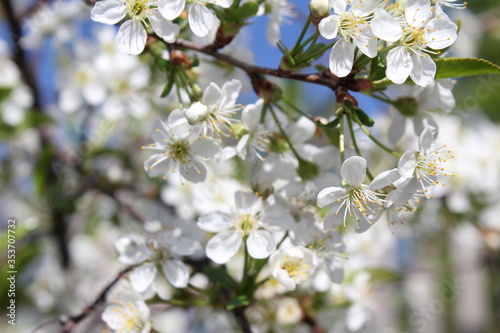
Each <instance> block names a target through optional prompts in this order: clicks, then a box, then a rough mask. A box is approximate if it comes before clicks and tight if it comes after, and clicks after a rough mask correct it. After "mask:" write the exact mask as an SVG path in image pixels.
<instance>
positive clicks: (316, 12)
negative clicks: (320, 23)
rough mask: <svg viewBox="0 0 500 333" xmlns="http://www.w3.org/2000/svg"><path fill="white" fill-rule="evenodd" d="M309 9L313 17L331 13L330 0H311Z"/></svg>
mask: <svg viewBox="0 0 500 333" xmlns="http://www.w3.org/2000/svg"><path fill="white" fill-rule="evenodd" d="M309 10H310V11H311V15H312V16H313V17H317V18H320V17H321V18H322V17H325V16H327V15H328V14H330V1H329V0H311V1H310V2H309Z"/></svg>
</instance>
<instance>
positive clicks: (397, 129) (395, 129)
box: [388, 106, 406, 143]
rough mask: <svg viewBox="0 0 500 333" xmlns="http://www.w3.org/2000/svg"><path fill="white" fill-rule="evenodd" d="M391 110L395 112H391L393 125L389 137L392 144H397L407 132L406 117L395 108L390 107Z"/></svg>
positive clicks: (390, 127) (390, 126)
mask: <svg viewBox="0 0 500 333" xmlns="http://www.w3.org/2000/svg"><path fill="white" fill-rule="evenodd" d="M389 108H390V110H391V111H393V112H391V124H390V125H389V130H388V132H389V134H388V137H389V141H390V142H391V143H396V142H398V141H399V139H401V137H402V136H403V135H404V134H405V132H406V117H405V116H403V115H402V114H401V113H400V112H399V111H397V110H395V109H394V107H392V106H390V107H389Z"/></svg>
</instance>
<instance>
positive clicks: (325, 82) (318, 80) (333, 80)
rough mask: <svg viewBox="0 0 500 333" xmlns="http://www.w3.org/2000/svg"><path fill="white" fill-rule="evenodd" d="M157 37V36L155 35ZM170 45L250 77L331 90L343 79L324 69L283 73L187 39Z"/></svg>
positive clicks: (178, 40)
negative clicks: (210, 57)
mask: <svg viewBox="0 0 500 333" xmlns="http://www.w3.org/2000/svg"><path fill="white" fill-rule="evenodd" d="M157 38H159V37H157ZM171 45H174V46H176V47H183V48H186V49H190V50H193V51H197V52H200V53H203V54H207V55H210V56H212V57H214V58H216V59H219V60H222V61H224V62H227V63H228V64H231V65H233V66H235V67H238V68H241V69H242V70H244V71H245V72H246V73H247V74H248V76H250V77H251V78H252V77H254V76H255V75H257V74H263V75H270V76H274V77H279V78H286V79H290V80H296V81H303V82H308V83H314V84H319V85H322V86H325V87H328V88H330V89H332V90H333V91H336V90H337V89H338V88H340V87H341V86H342V81H343V79H340V78H338V77H336V76H335V75H333V74H331V73H330V71H328V72H326V71H325V72H323V73H311V74H297V73H295V74H288V73H285V72H283V71H281V70H279V69H272V68H267V67H261V66H255V65H250V64H247V63H245V62H243V61H240V60H238V59H236V58H233V57H231V56H229V55H227V54H223V53H220V52H218V51H217V49H215V48H214V47H213V45H205V46H201V45H198V44H196V43H193V42H190V41H187V40H182V39H177V40H176V41H175V42H174V43H171ZM348 80H351V79H350V78H349V79H348Z"/></svg>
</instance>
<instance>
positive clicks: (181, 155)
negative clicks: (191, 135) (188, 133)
mask: <svg viewBox="0 0 500 333" xmlns="http://www.w3.org/2000/svg"><path fill="white" fill-rule="evenodd" d="M168 154H169V155H170V156H171V157H172V159H173V160H174V161H180V162H181V163H183V164H185V163H186V162H187V158H188V157H189V155H190V149H189V144H188V143H187V142H184V141H175V142H173V143H172V144H171V145H170V147H169V151H168Z"/></svg>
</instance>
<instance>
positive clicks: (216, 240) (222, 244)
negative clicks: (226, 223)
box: [206, 230, 242, 264]
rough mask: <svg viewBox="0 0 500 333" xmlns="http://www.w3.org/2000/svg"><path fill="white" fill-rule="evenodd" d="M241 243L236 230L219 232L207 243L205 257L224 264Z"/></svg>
mask: <svg viewBox="0 0 500 333" xmlns="http://www.w3.org/2000/svg"><path fill="white" fill-rule="evenodd" d="M241 243H242V239H241V236H240V235H239V234H238V232H236V231H233V230H228V231H224V232H220V233H218V234H217V235H215V236H214V237H212V238H211V239H210V240H209V241H208V243H207V248H206V252H207V257H209V258H210V259H212V260H213V261H214V262H216V263H218V264H225V263H226V262H228V261H229V260H230V259H231V258H232V257H233V256H234V255H235V254H236V252H238V250H239V248H240V246H241Z"/></svg>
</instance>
